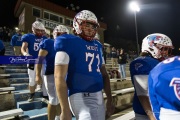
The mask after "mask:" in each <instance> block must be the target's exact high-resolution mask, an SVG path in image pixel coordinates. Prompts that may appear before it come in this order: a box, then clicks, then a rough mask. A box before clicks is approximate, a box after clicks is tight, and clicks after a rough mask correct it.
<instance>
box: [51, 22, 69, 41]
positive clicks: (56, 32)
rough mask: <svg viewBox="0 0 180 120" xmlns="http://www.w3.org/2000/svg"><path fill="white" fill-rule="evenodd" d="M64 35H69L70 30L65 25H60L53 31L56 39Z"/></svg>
mask: <svg viewBox="0 0 180 120" xmlns="http://www.w3.org/2000/svg"><path fill="white" fill-rule="evenodd" d="M62 34H69V30H68V29H67V28H66V27H65V26H64V25H58V26H56V27H55V28H54V30H53V37H54V39H55V38H56V37H57V36H59V35H62Z"/></svg>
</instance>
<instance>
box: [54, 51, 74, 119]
mask: <svg viewBox="0 0 180 120" xmlns="http://www.w3.org/2000/svg"><path fill="white" fill-rule="evenodd" d="M68 64H69V55H68V54H67V53H66V52H62V51H59V52H57V53H56V56H55V71H54V78H55V86H56V91H57V95H58V98H59V102H60V105H61V120H71V119H72V115H71V111H70V107H69V103H68V87H67V84H66V80H65V78H66V75H67V70H68Z"/></svg>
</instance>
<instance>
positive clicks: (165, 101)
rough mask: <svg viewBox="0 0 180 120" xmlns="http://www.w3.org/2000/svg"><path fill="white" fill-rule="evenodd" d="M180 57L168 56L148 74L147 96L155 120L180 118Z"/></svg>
mask: <svg viewBox="0 0 180 120" xmlns="http://www.w3.org/2000/svg"><path fill="white" fill-rule="evenodd" d="M179 73H180V57H179V56H175V57H171V58H168V59H166V60H164V61H162V62H161V63H159V64H158V65H157V66H156V67H155V68H154V69H153V70H152V71H151V72H150V74H149V78H148V87H149V97H150V102H151V105H152V110H153V112H152V113H153V114H154V116H155V117H156V119H157V120H180V74H179Z"/></svg>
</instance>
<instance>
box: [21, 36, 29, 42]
mask: <svg viewBox="0 0 180 120" xmlns="http://www.w3.org/2000/svg"><path fill="white" fill-rule="evenodd" d="M28 37H29V35H28V34H25V35H23V36H22V37H21V40H22V42H27V43H29V39H28Z"/></svg>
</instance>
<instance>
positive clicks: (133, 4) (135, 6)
mask: <svg viewBox="0 0 180 120" xmlns="http://www.w3.org/2000/svg"><path fill="white" fill-rule="evenodd" d="M129 7H130V9H131V10H132V11H133V12H134V20H135V31H136V45H137V55H139V52H140V51H139V41H138V29H137V18H136V13H137V12H139V11H140V8H139V5H138V3H137V2H136V1H132V2H131V3H130V4H129Z"/></svg>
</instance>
